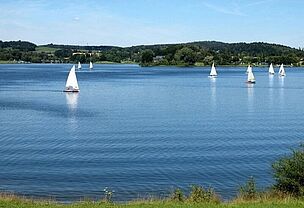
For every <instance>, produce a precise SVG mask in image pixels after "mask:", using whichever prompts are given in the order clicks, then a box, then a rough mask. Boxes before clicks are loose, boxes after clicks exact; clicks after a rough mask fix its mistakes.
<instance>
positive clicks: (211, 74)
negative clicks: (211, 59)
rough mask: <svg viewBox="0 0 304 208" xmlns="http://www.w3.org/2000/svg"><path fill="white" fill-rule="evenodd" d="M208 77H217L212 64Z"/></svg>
mask: <svg viewBox="0 0 304 208" xmlns="http://www.w3.org/2000/svg"><path fill="white" fill-rule="evenodd" d="M209 77H217V72H216V69H215V66H214V63H213V64H212V67H211V71H210V74H209Z"/></svg>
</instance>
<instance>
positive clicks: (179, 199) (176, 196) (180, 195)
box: [170, 188, 185, 202]
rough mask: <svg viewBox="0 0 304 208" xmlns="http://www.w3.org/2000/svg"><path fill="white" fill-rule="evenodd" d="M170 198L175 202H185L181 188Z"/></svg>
mask: <svg viewBox="0 0 304 208" xmlns="http://www.w3.org/2000/svg"><path fill="white" fill-rule="evenodd" d="M170 198H171V200H172V201H174V202H183V201H184V200H185V197H184V193H183V192H182V190H180V189H179V188H177V189H175V190H174V191H173V193H172V194H171V197H170Z"/></svg>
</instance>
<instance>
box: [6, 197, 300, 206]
mask: <svg viewBox="0 0 304 208" xmlns="http://www.w3.org/2000/svg"><path fill="white" fill-rule="evenodd" d="M269 197H270V196H268V195H267V196H264V197H259V198H257V199H255V200H244V199H240V198H238V199H236V200H233V201H230V202H225V203H223V202H222V203H214V202H210V203H207V202H205V203H203V202H202V203H194V202H183V203H181V202H173V201H170V200H138V201H133V202H128V203H123V204H121V203H120V204H115V203H106V202H102V201H99V202H94V201H82V202H75V203H72V204H62V203H58V202H56V201H51V200H50V201H48V200H33V199H29V198H25V197H18V196H16V195H12V194H2V195H1V196H0V208H153V207H159V208H173V207H176V208H199V207H204V208H262V207H267V208H277V207H279V208H280V207H282V208H283V207H284V208H285V207H286V208H298V207H304V199H295V198H292V197H284V198H269Z"/></svg>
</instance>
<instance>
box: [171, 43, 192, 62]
mask: <svg viewBox="0 0 304 208" xmlns="http://www.w3.org/2000/svg"><path fill="white" fill-rule="evenodd" d="M174 58H175V60H176V61H177V62H178V63H180V64H184V65H194V64H195V62H196V55H195V53H194V51H193V50H192V49H191V48H188V47H183V48H182V49H180V50H178V51H177V52H176V53H175V56H174Z"/></svg>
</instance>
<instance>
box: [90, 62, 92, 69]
mask: <svg viewBox="0 0 304 208" xmlns="http://www.w3.org/2000/svg"><path fill="white" fill-rule="evenodd" d="M90 69H93V64H92V62H91V61H90Z"/></svg>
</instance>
